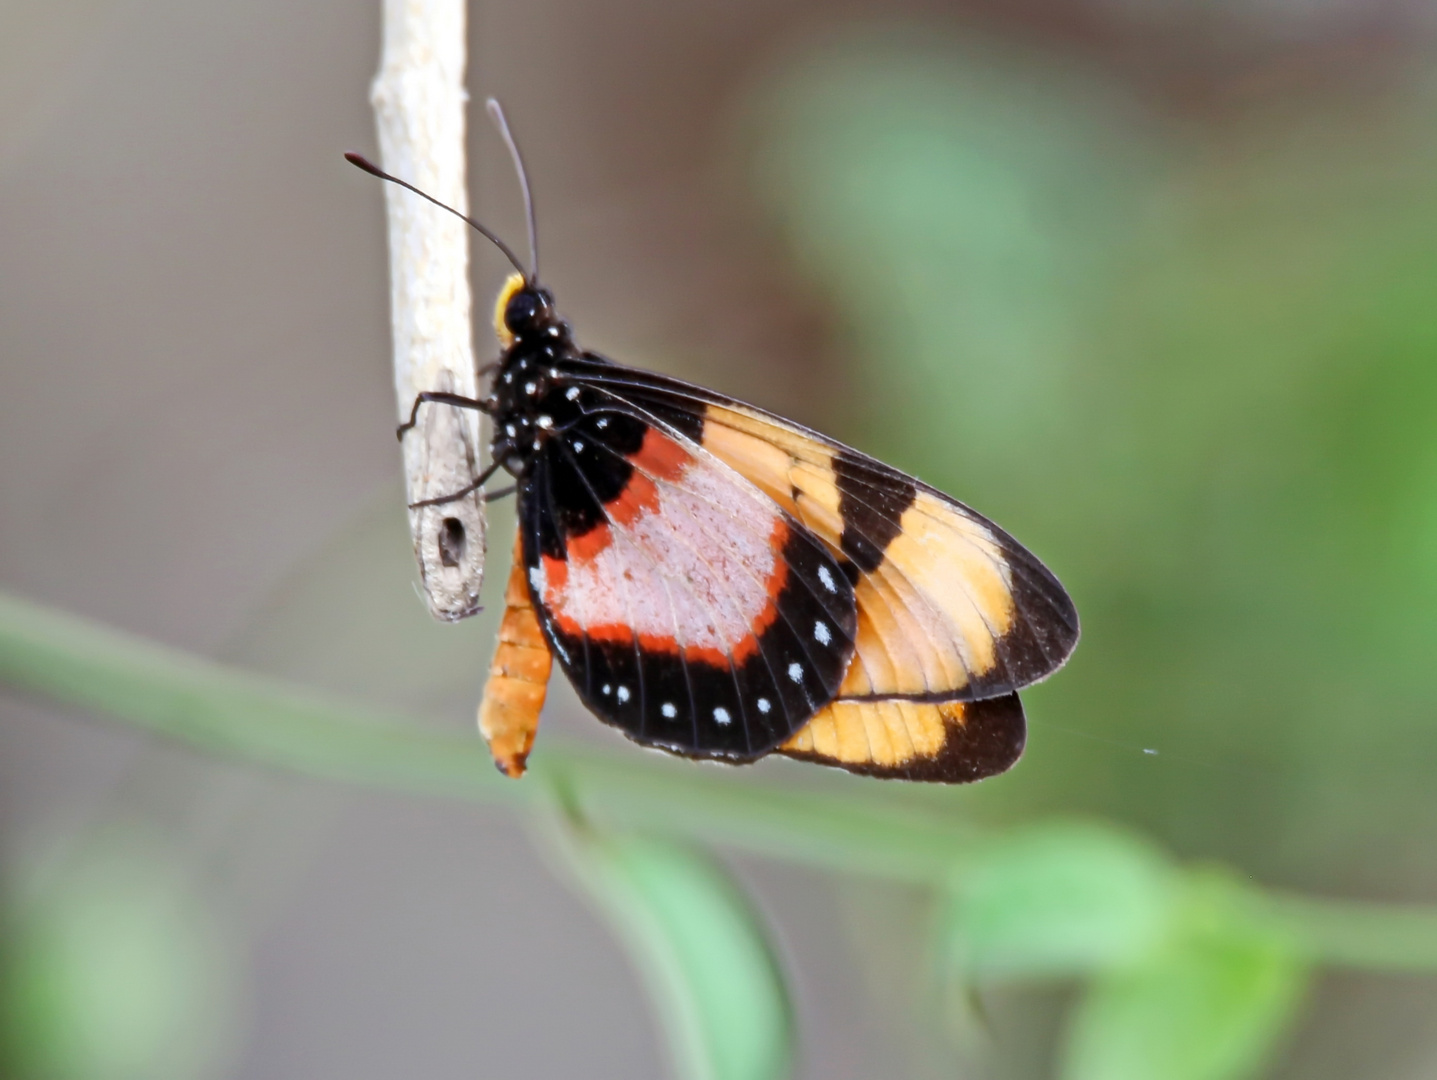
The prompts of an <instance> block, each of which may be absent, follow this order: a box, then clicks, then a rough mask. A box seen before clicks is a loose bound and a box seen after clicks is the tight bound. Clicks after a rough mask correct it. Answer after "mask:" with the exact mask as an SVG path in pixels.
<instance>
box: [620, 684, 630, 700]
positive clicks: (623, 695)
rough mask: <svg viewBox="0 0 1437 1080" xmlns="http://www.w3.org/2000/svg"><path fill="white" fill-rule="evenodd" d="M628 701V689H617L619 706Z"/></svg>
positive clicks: (622, 687)
mask: <svg viewBox="0 0 1437 1080" xmlns="http://www.w3.org/2000/svg"><path fill="white" fill-rule="evenodd" d="M628 700H629V688H628V687H627V686H621V687H619V704H620V705H622V704H623V703H624V702H626V701H628Z"/></svg>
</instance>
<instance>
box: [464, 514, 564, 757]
mask: <svg viewBox="0 0 1437 1080" xmlns="http://www.w3.org/2000/svg"><path fill="white" fill-rule="evenodd" d="M520 544H521V541H520V540H517V539H516V541H515V543H514V567H513V569H512V570H510V572H509V584H508V587H507V588H506V589H505V590H504V618H503V619H502V620H501V621H500V623H499V644H498V646H497V647H496V648H495V650H494V662H493V663H492V664H491V665H490V666H489V681H488V682H487V683H485V684H484V700H483V701H482V702H480V704H479V732H480V734H482V735H483V736H484V739H485V741H486V742H487V743H488V744H489V752H490V753H491V754H493V755H494V764H495V765H496V766H498V768H499V771H500V772H502V773H503V774H504V775H505V776H510V777H514V778H516V779H517V778H518V777H520V776H523V775H524V762H525V761H526V760H527V759H528V757H529V750H530V749H531V748H532V747H533V745H534V733H535V732H536V731H537V730H538V727H539V712H540V710H542V709H543V707H544V696H545V694H546V693H547V690H548V682H549V669H550V667H551V665H552V664H553V657H552V655H551V654H550V652H549V645H548V643H547V642H546V641H545V640H544V634H543V631H541V630H540V629H539V619H538V617H537V616H536V615H535V614H534V608H533V606H532V604H531V603H530V600H529V583H528V582H527V581H526V580H525V579H524V555H523V552H522V551H521V550H520Z"/></svg>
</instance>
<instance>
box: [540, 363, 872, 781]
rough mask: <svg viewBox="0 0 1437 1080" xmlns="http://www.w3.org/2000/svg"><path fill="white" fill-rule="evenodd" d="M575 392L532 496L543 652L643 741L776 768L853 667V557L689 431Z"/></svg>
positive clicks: (598, 707) (591, 702) (670, 419)
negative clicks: (771, 758)
mask: <svg viewBox="0 0 1437 1080" xmlns="http://www.w3.org/2000/svg"><path fill="white" fill-rule="evenodd" d="M579 389H580V390H581V391H582V396H579V395H576V399H577V409H578V416H577V418H573V419H570V420H568V421H567V422H565V423H564V424H563V425H562V426H561V427H559V428H557V429H555V430H554V431H553V432H552V434H551V435H550V436H549V437H548V438H547V440H546V442H545V444H544V448H543V450H542V452H540V453H538V454H536V456H535V458H534V465H533V471H532V472H531V474H530V475H529V476H528V477H526V479H525V482H524V484H523V485H522V489H521V500H520V502H521V505H520V515H521V526H522V529H523V538H524V560H525V566H526V572H527V574H528V580H529V586H530V591H531V595H532V597H533V600H534V604H535V607H536V609H537V610H538V611H539V614H540V623H541V626H542V627H543V629H544V632H545V636H546V638H547V639H548V641H549V643H550V645H551V647H552V648H553V651H554V653H555V655H556V656H558V658H559V662H560V664H561V665H562V666H563V668H564V670H565V672H566V674H568V676H569V678H570V680H571V681H572V682H573V683H574V686H575V688H576V689H577V690H578V693H579V695H580V697H581V698H582V699H583V700H584V702H585V704H586V705H588V706H589V708H590V709H592V710H593V711H594V712H595V713H596V714H597V715H598V716H599V717H600V718H601V719H603V720H605V721H606V722H608V723H611V724H614V725H615V726H617V727H619V728H621V729H622V730H623V731H624V732H625V733H626V734H628V735H629V736H630V737H631V738H633V739H635V740H637V741H639V742H641V743H644V744H646V745H650V746H656V747H659V748H662V749H665V750H670V751H672V752H675V753H680V754H684V755H687V756H694V757H715V758H724V759H728V760H734V761H744V760H751V759H753V758H756V757H759V756H761V755H763V754H765V753H768V752H769V751H771V750H773V749H774V748H775V747H776V746H778V745H779V744H780V743H782V742H783V741H785V740H786V739H788V738H789V737H790V736H791V735H792V734H793V733H794V732H795V731H797V730H798V729H799V728H801V727H802V726H803V725H804V724H805V723H806V722H807V721H808V720H809V718H810V717H812V716H813V715H814V713H815V712H817V711H818V710H820V709H821V708H823V707H824V706H826V705H827V704H828V703H829V702H831V701H832V699H833V698H834V696H835V695H836V694H837V692H838V689H839V686H840V685H841V683H842V682H843V680H844V678H845V677H846V672H847V671H848V669H849V661H850V659H851V657H852V655H853V649H854V644H853V639H854V634H855V632H856V625H857V614H856V601H855V598H854V593H853V587H852V585H851V583H850V581H849V579H848V578H847V577H845V576H844V573H843V571H842V569H841V566H840V560H839V559H838V558H837V557H836V556H835V555H834V553H833V552H832V551H830V550H829V549H828V548H827V547H826V546H825V545H824V544H823V543H821V542H820V541H819V540H818V539H816V538H815V537H814V536H813V535H812V534H811V533H810V532H809V530H807V529H806V528H804V527H802V526H801V525H800V524H799V523H798V522H797V521H796V520H795V519H794V518H793V516H792V515H791V514H790V513H788V512H786V511H785V510H784V508H782V507H781V506H779V505H778V504H777V503H776V502H775V501H774V500H773V499H772V498H770V497H769V496H768V495H767V494H765V493H764V492H763V491H761V490H760V489H759V488H758V487H757V486H756V485H755V484H754V483H752V482H751V481H749V480H747V479H745V478H744V477H743V476H741V475H740V474H739V473H738V472H737V471H735V470H734V469H733V468H732V467H730V466H729V465H727V464H725V463H724V462H723V461H722V460H720V459H719V458H717V457H716V456H714V455H713V454H711V453H709V452H708V451H707V450H705V449H704V448H703V447H701V446H700V445H699V444H698V443H697V442H695V441H694V440H692V439H691V438H690V437H689V436H688V435H687V434H686V430H687V429H688V428H689V423H688V421H689V419H691V418H686V417H685V416H683V415H681V414H674V413H673V411H672V410H668V411H665V410H664V409H660V410H658V411H657V412H656V413H651V412H646V411H644V410H642V409H638V408H636V407H634V406H633V405H632V404H630V403H628V402H626V401H624V400H623V399H622V398H619V397H616V396H614V395H611V394H609V393H607V392H606V391H602V390H599V391H591V390H590V389H589V388H587V387H584V386H582V385H581V386H580V387H579ZM576 399H569V400H570V401H575V400H576ZM660 414H662V415H660Z"/></svg>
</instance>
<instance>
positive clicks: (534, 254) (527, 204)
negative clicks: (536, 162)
mask: <svg viewBox="0 0 1437 1080" xmlns="http://www.w3.org/2000/svg"><path fill="white" fill-rule="evenodd" d="M484 107H485V108H486V109H487V110H488V112H489V119H490V120H493V121H494V126H495V127H496V128H498V129H499V134H500V135H501V136H503V139H504V145H505V146H507V147H508V148H509V156H510V157H511V158H513V159H514V171H515V172H516V173H518V174H519V186H520V187H521V188H523V189H524V216H525V217H526V218H527V219H528V221H529V262H530V263H532V264H533V267H534V276H533V278H531V280H532V281H538V280H539V227H538V225H537V224H536V223H535V220H534V193H533V192H532V191H530V190H529V174H528V173H527V172H525V171H524V158H523V155H521V154H520V153H519V144H518V143H516V142H515V141H514V136H513V135H512V134H510V132H509V121H507V120H505V119H504V107H503V106H502V105H500V104H499V102H498V101H497V100H496V99H494V98H490V99H489V100H488V101H486V102H485V103H484Z"/></svg>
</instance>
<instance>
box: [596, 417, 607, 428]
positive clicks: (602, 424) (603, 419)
mask: <svg viewBox="0 0 1437 1080" xmlns="http://www.w3.org/2000/svg"><path fill="white" fill-rule="evenodd" d="M594 426H595V427H596V428H598V429H599V430H600V431H603V430H604V428H606V427H608V426H609V418H608V417H607V416H601V417H599V422H598V423H597V424H595V425H594Z"/></svg>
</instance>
